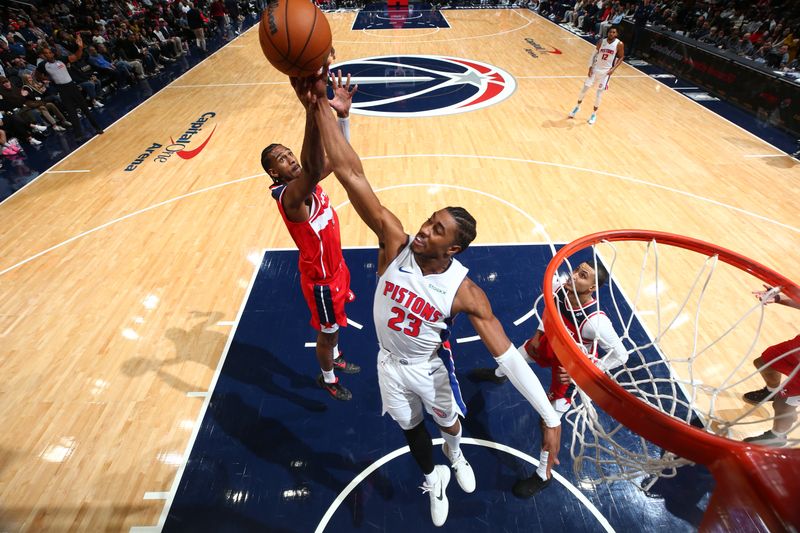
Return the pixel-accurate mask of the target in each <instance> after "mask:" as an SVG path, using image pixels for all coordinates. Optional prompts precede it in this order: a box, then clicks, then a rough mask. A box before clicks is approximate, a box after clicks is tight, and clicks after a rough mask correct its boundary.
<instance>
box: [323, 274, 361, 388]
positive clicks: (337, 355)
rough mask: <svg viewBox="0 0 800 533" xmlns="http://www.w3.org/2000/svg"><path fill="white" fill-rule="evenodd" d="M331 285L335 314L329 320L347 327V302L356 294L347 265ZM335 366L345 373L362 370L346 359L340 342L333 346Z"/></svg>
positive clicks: (355, 372) (354, 372)
mask: <svg viewBox="0 0 800 533" xmlns="http://www.w3.org/2000/svg"><path fill="white" fill-rule="evenodd" d="M329 287H330V293H331V298H332V301H333V316H331V317H329V320H331V321H332V322H334V323H336V324H338V325H339V326H341V327H345V326H346V325H347V313H346V312H345V304H348V303H350V302H352V301H353V300H354V299H355V295H354V294H353V292H352V291H351V290H350V270H348V268H347V265H343V266H342V267H341V268H340V269H339V272H338V274H337V275H336V277H335V279H334V280H333V281H332V282H331V283H330V285H329ZM337 340H338V338H337ZM333 367H334V368H335V369H336V370H338V371H339V372H343V373H345V374H357V373H358V372H361V367H360V366H358V365H357V364H355V363H351V362H350V361H346V360H345V358H344V355H343V354H342V351H341V350H340V349H339V344H338V342H337V343H336V345H335V346H334V348H333Z"/></svg>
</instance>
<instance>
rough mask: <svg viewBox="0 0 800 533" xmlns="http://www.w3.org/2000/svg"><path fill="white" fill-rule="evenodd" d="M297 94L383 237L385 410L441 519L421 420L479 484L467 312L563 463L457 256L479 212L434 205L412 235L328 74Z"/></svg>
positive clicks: (556, 438)
mask: <svg viewBox="0 0 800 533" xmlns="http://www.w3.org/2000/svg"><path fill="white" fill-rule="evenodd" d="M297 90H298V96H299V97H300V100H301V101H302V102H303V103H304V104H306V105H307V106H309V108H310V109H313V113H314V117H315V120H316V123H317V126H318V127H319V130H320V133H321V135H322V142H323V145H324V147H325V153H326V154H327V155H328V159H329V161H330V163H331V166H332V167H333V172H334V174H335V175H336V177H337V178H338V179H339V181H340V182H341V183H342V185H343V186H344V189H345V190H346V191H347V196H348V198H349V199H350V201H351V202H352V204H353V207H354V208H355V210H356V212H357V213H358V214H359V216H360V217H361V218H362V219H363V220H364V222H365V223H366V224H367V225H368V226H369V227H370V229H371V230H372V231H373V232H374V233H375V234H376V235H377V236H378V241H379V250H378V275H379V276H380V279H379V280H378V287H377V289H376V292H375V303H374V314H375V316H374V318H375V328H376V330H377V333H378V340H379V341H380V351H379V353H378V383H379V385H380V389H381V398H382V401H383V409H384V411H385V412H388V413H389V414H390V415H391V416H392V418H393V419H394V420H395V421H396V422H397V423H398V424H399V425H400V427H401V428H402V430H403V433H404V434H405V437H406V441H407V442H408V445H409V448H410V450H411V455H412V456H413V457H414V459H415V460H416V462H417V464H418V465H419V466H420V468H421V469H422V472H423V474H424V475H425V482H424V484H423V486H422V488H423V491H424V492H427V493H428V494H429V497H430V504H431V518H432V519H433V523H434V525H436V526H441V525H443V524H444V523H445V521H446V520H447V512H448V509H449V504H448V501H447V496H446V493H445V489H446V487H447V484H448V483H449V481H450V469H448V468H447V467H446V466H444V465H434V461H433V444H432V440H431V436H430V434H429V433H428V430H427V429H426V428H425V423H424V420H423V409H424V410H425V411H427V412H428V413H430V414H431V416H432V417H433V418H434V420H435V421H436V423H437V425H438V426H439V428H440V430H441V433H442V437H443V438H444V440H445V444H444V446H443V451H444V452H445V454H446V456H447V457H448V459H449V460H450V462H451V464H452V467H453V470H454V472H455V476H456V479H457V481H458V483H459V485H460V486H461V488H462V489H463V490H465V491H466V492H471V491H473V490H475V476H474V474H473V472H472V467H470V466H469V463H468V462H467V460H466V459H465V458H464V455H463V453H462V451H461V447H460V441H461V423H460V421H459V419H458V416H459V415H463V414H464V412H465V406H464V404H463V401H461V400H460V397H461V394H460V391H459V390H458V381H457V380H456V378H455V373H454V371H453V370H454V369H453V361H452V358H451V357H450V352H449V343H448V342H447V334H448V325H449V320H450V319H451V318H452V317H454V316H455V315H457V314H458V313H464V314H466V315H467V317H468V318H469V320H470V322H471V323H472V325H473V327H474V328H475V330H476V331H477V332H478V334H479V335H480V337H481V339H482V340H483V342H484V344H485V345H486V347H487V348H488V350H489V352H490V353H491V354H492V355H493V356H494V357H495V360H496V361H497V363H498V364H499V365H500V366H501V367H502V368H504V369H505V372H506V374H507V375H508V376H509V378H510V380H511V382H512V383H513V384H514V385H515V386H516V387H517V389H518V390H519V391H520V392H521V393H522V394H523V395H524V396H525V398H526V399H527V400H528V401H529V402H530V403H531V404H532V405H533V407H534V409H536V410H537V411H538V412H539V413H540V415H541V416H542V418H543V419H544V421H545V429H544V435H543V439H542V440H543V445H544V448H545V449H546V450H547V451H548V452H549V456H548V458H547V459H546V460H545V464H546V465H547V472H548V475H549V473H550V467H552V465H553V464H554V463H556V464H557V458H556V456H557V454H558V449H559V445H560V442H561V426H560V419H559V417H558V414H557V413H556V412H555V410H554V409H553V408H552V406H551V405H550V403H549V402H548V401H547V395H546V394H545V392H544V389H543V388H542V385H541V383H539V380H538V379H537V378H536V375H535V374H534V373H533V371H532V370H531V369H530V367H529V366H528V365H527V364H526V363H525V360H524V359H523V358H522V356H521V355H520V353H519V352H518V351H517V350H516V348H514V345H513V344H511V341H510V340H509V339H508V337H507V336H506V334H505V331H503V326H502V325H501V324H500V322H499V321H498V320H497V318H496V317H495V316H494V313H493V312H492V307H491V305H490V304H489V300H488V299H487V298H486V295H485V294H484V292H483V291H482V290H481V289H480V288H479V287H478V286H477V285H475V283H473V282H472V280H470V279H469V278H468V277H467V269H466V268H465V267H464V266H463V265H461V264H460V263H459V262H458V260H456V259H455V258H454V256H455V255H456V254H458V253H459V252H462V251H463V250H465V249H466V248H467V246H469V244H470V242H472V240H473V239H474V238H475V234H476V231H475V219H474V218H472V216H471V215H470V214H469V213H468V212H467V211H466V210H464V209H462V208H458V207H448V208H445V209H441V210H439V211H436V212H435V213H433V214H432V215H431V217H430V218H428V220H427V221H425V223H424V224H423V225H422V227H421V228H420V230H419V232H418V233H417V234H416V236H414V237H413V238H411V237H410V236H409V235H407V234H406V232H405V231H404V230H403V225H402V224H401V222H400V220H398V218H397V217H396V216H395V215H394V214H393V213H392V212H391V211H389V210H388V209H386V208H385V207H384V206H383V205H381V203H380V201H379V200H378V197H377V196H376V195H375V192H374V191H373V190H372V187H371V186H370V184H369V182H368V181H367V179H366V177H365V176H364V169H363V167H362V165H361V160H360V159H359V157H358V155H357V154H356V153H355V151H353V149H352V148H351V147H350V145H349V144H348V143H347V142H346V141H345V139H344V137H343V136H342V134H341V132H340V131H339V129H338V128H337V125H336V119H335V118H334V117H333V115H332V113H331V111H330V109H329V108H328V107H327V99H326V97H325V92H324V82H323V81H321V80H319V79H316V80H315V79H306V80H302V82H301V83H300V84H298V86H297Z"/></svg>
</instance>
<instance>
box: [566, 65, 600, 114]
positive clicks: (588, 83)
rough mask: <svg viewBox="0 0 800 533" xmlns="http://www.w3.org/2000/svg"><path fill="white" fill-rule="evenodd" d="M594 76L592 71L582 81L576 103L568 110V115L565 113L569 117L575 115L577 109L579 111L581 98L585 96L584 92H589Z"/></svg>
mask: <svg viewBox="0 0 800 533" xmlns="http://www.w3.org/2000/svg"><path fill="white" fill-rule="evenodd" d="M594 78H595V76H594V72H592V75H591V76H589V77H588V78H586V81H584V82H583V87H581V92H580V94H579V95H578V103H577V104H575V107H574V108H573V109H572V111H570V113H569V115H567V116H568V117H569V118H575V115H577V114H578V111H580V109H581V104H582V103H583V98H584V97H585V96H586V93H587V92H589V89H590V88H591V87H592V85H594Z"/></svg>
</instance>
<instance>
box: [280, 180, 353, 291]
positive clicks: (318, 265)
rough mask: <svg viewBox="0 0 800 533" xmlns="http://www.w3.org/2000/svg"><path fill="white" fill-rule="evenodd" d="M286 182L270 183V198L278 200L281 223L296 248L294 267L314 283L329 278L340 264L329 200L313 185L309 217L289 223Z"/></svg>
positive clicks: (335, 219) (336, 222)
mask: <svg viewBox="0 0 800 533" xmlns="http://www.w3.org/2000/svg"><path fill="white" fill-rule="evenodd" d="M285 190H286V185H284V184H280V183H276V184H274V185H271V186H270V191H271V192H272V197H273V198H274V199H275V200H276V201H277V202H278V210H279V211H280V212H281V217H283V222H284V224H286V228H287V229H288V230H289V234H290V235H291V236H292V240H293V241H294V243H295V244H296V245H297V249H298V250H300V260H299V262H298V265H297V266H298V268H299V269H300V274H301V275H303V276H305V277H307V278H309V279H310V280H313V281H315V282H318V283H324V282H326V281H328V280H331V279H332V278H333V277H334V276H335V275H336V273H337V272H338V271H339V269H340V268H341V266H342V265H344V258H343V257H342V241H341V237H340V235H339V217H337V216H336V211H334V210H333V207H332V206H331V205H330V204H331V201H330V198H329V197H328V195H327V194H325V191H323V190H322V187H320V186H319V185H317V186H316V188H315V189H314V192H313V193H311V196H309V198H310V199H311V206H310V207H309V211H310V216H309V217H308V220H306V221H305V222H292V221H291V220H289V219H288V218H286V212H285V211H284V209H283V202H282V201H281V199H282V197H283V192H284V191H285Z"/></svg>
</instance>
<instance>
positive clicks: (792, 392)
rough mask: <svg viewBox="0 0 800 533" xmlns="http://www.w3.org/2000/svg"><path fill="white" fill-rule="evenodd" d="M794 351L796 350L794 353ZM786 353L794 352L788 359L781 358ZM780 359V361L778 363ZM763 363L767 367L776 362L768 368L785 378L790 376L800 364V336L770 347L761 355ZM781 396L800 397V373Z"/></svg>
mask: <svg viewBox="0 0 800 533" xmlns="http://www.w3.org/2000/svg"><path fill="white" fill-rule="evenodd" d="M792 350H794V351H793V352H792ZM786 352H792V353H790V354H789V355H787V356H786V357H781V356H782V355H783V354H785V353H786ZM779 357H780V360H779V361H776V359H778V358H779ZM761 361H762V362H763V363H764V364H765V365H766V364H767V363H769V362H770V361H775V362H774V363H772V364H771V365H769V367H768V368H772V369H774V370H777V371H778V372H780V373H781V374H783V375H784V376H788V375H790V374H791V373H792V372H794V369H795V368H796V367H797V365H798V364H800V335H798V336H797V337H795V338H793V339H790V340H788V341H785V342H781V343H778V344H776V345H775V346H770V347H769V348H767V349H766V350H764V353H762V354H761ZM780 394H781V395H782V396H784V397H786V398H788V397H790V396H800V371H798V372H797V374H795V376H794V377H793V378H792V379H790V380H789V382H788V383H786V385H785V386H784V387H783V390H782V391H781V392H780Z"/></svg>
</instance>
